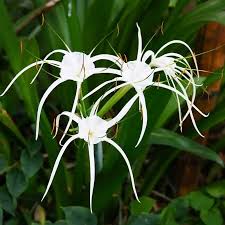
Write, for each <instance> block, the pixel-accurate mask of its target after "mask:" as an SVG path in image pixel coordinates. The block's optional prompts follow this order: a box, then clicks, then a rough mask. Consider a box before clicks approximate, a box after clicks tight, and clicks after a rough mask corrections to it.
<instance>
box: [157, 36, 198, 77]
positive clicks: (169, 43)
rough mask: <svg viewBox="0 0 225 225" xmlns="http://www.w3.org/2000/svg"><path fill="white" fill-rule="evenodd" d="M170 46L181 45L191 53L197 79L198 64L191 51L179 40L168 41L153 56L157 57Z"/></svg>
mask: <svg viewBox="0 0 225 225" xmlns="http://www.w3.org/2000/svg"><path fill="white" fill-rule="evenodd" d="M172 44H181V45H184V46H185V47H186V48H187V49H188V50H189V51H190V53H191V55H192V58H193V61H194V64H195V67H196V70H197V76H198V77H199V70H198V64H197V60H196V57H195V54H194V53H193V51H192V50H191V48H190V47H189V45H188V44H186V43H185V42H184V41H181V40H173V41H169V42H168V43H166V44H165V45H163V46H162V47H161V48H160V49H159V50H158V51H157V53H156V54H155V56H157V55H158V54H159V53H160V52H161V51H162V50H163V49H165V48H166V47H167V46H169V45H172Z"/></svg>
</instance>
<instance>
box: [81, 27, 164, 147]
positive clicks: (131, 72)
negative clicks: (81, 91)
mask: <svg viewBox="0 0 225 225" xmlns="http://www.w3.org/2000/svg"><path fill="white" fill-rule="evenodd" d="M137 28H138V52H137V58H136V59H135V60H134V61H128V62H121V59H119V57H118V60H117V61H118V62H119V63H120V64H121V66H120V70H118V71H117V72H116V73H115V74H116V75H119V77H117V78H115V79H112V80H110V81H106V82H104V83H102V84H101V85H99V86H98V87H96V88H95V89H93V90H92V91H91V92H89V93H88V94H87V95H86V96H84V98H83V99H85V98H87V97H88V96H90V95H92V94H94V93H95V92H96V91H98V90H99V89H100V88H102V87H104V86H105V85H107V84H109V83H111V82H115V81H117V82H118V81H121V82H123V83H122V84H120V85H118V86H117V87H115V88H113V90H114V91H115V90H117V89H119V88H121V87H123V86H126V85H131V86H132V87H134V88H135V90H136V92H137V94H138V97H139V105H140V109H141V111H142V116H143V121H142V130H141V133H140V137H139V139H138V142H137V144H136V147H137V146H138V145H139V143H140V142H141V140H142V138H143V136H144V133H145V130H146V127H147V108H146V102H145V97H144V93H143V92H144V90H145V88H146V87H148V86H149V85H150V84H151V83H152V81H153V76H154V73H155V72H157V71H160V69H157V68H156V69H152V68H151V67H150V66H149V65H148V64H147V63H146V60H147V59H148V57H142V56H143V52H142V37H141V30H140V27H139V26H138V24H137ZM145 56H146V55H145ZM107 93H108V94H109V93H111V90H110V91H109V92H106V93H105V94H104V97H106V95H107Z"/></svg>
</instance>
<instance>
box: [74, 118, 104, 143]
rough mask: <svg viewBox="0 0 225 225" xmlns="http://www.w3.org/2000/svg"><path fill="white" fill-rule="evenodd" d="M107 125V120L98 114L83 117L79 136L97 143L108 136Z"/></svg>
mask: <svg viewBox="0 0 225 225" xmlns="http://www.w3.org/2000/svg"><path fill="white" fill-rule="evenodd" d="M107 125H108V124H107V121H105V120H103V119H101V118H100V117H98V116H96V115H95V116H90V117H86V118H83V119H82V120H81V121H80V122H79V124H78V126H79V136H80V138H82V139H84V140H85V141H86V142H89V143H92V144H97V143H99V142H101V141H102V139H103V138H104V137H105V136H106V132H107V130H108V126H107Z"/></svg>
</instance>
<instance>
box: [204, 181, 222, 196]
mask: <svg viewBox="0 0 225 225" xmlns="http://www.w3.org/2000/svg"><path fill="white" fill-rule="evenodd" d="M205 190H206V191H207V192H208V193H209V194H210V195H211V196H213V197H215V198H220V197H224V196H225V180H222V181H218V182H215V183H213V184H209V185H208V186H207V187H206V188H205Z"/></svg>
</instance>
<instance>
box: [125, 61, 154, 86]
mask: <svg viewBox="0 0 225 225" xmlns="http://www.w3.org/2000/svg"><path fill="white" fill-rule="evenodd" d="M121 71H122V79H123V80H124V81H125V82H128V83H130V84H131V85H133V86H134V87H135V88H136V89H138V90H140V89H142V90H143V89H145V88H146V87H147V86H149V85H150V84H151V82H152V80H153V75H154V70H153V69H151V67H150V66H149V65H148V64H146V63H144V62H140V61H129V62H127V63H124V64H123V65H122V68H121Z"/></svg>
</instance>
